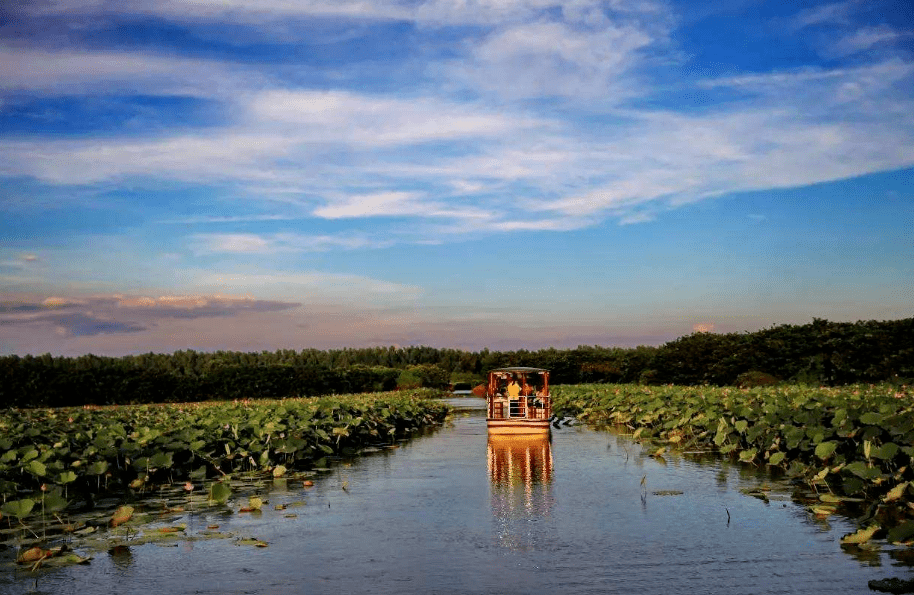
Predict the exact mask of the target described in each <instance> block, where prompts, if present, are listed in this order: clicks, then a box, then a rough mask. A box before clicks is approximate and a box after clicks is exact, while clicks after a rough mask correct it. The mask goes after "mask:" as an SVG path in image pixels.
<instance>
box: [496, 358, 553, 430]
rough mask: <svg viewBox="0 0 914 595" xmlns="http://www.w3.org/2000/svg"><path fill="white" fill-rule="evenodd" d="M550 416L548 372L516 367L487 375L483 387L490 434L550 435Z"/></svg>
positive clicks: (550, 402)
mask: <svg viewBox="0 0 914 595" xmlns="http://www.w3.org/2000/svg"><path fill="white" fill-rule="evenodd" d="M551 417H552V399H551V398H550V396H549V371H548V370H543V369H542V368H523V367H515V368H499V369H497V370H492V371H490V372H489V377H488V383H487V384H486V425H487V426H488V428H489V434H507V435H517V436H549V419H550V418H551Z"/></svg>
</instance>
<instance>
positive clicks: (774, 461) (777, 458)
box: [768, 452, 787, 465]
mask: <svg viewBox="0 0 914 595" xmlns="http://www.w3.org/2000/svg"><path fill="white" fill-rule="evenodd" d="M786 456H787V453H783V452H776V453H774V454H772V455H771V457H770V458H769V459H768V464H769V465H779V464H780V463H781V462H782V461H783V460H784V457H786Z"/></svg>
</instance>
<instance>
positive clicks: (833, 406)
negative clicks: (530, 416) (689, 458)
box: [553, 384, 914, 542]
mask: <svg viewBox="0 0 914 595" xmlns="http://www.w3.org/2000/svg"><path fill="white" fill-rule="evenodd" d="M553 398H554V406H555V410H556V412H557V414H558V415H559V416H565V415H570V416H574V417H577V418H578V419H580V420H583V421H585V422H587V423H590V424H595V425H606V426H616V427H621V428H624V429H626V431H627V432H630V433H631V434H632V435H633V436H634V438H635V439H637V440H640V441H642V442H643V443H645V445H646V446H647V448H648V449H649V451H650V452H652V453H654V454H655V455H657V456H662V454H663V453H664V452H665V451H666V450H668V449H678V450H683V451H689V452H695V451H708V452H718V453H721V454H725V455H729V456H731V457H733V458H735V459H738V460H739V461H742V462H744V463H746V464H751V465H758V466H767V467H770V468H773V469H776V470H780V471H782V472H784V473H786V474H787V475H789V476H790V477H792V478H795V479H797V480H798V481H800V482H802V483H803V484H805V485H807V486H809V487H810V488H811V489H813V490H815V491H817V492H818V493H819V494H820V496H819V502H818V503H817V505H816V506H815V507H814V508H813V512H814V513H815V514H817V515H822V516H827V515H828V514H830V513H832V512H834V511H835V510H837V509H839V508H840V507H842V506H849V505H854V506H857V507H858V508H859V505H860V504H862V505H863V508H864V511H863V514H862V517H863V518H862V519H861V520H862V522H863V524H864V525H865V526H867V530H868V531H869V532H868V535H869V537H872V536H873V535H875V534H876V531H877V530H876V529H874V527H878V528H881V529H888V531H887V534H886V536H887V538H888V540H889V541H891V542H911V541H912V540H914V390H911V389H909V388H908V387H898V386H894V385H890V384H878V385H852V386H846V387H840V388H834V387H806V386H797V385H785V386H778V387H764V388H752V389H749V388H744V389H740V388H733V387H725V388H719V387H709V386H703V387H685V386H662V387H653V386H637V385H606V384H600V385H595V384H591V385H579V386H558V387H555V390H554V391H553ZM861 535H864V536H865V535H867V533H862V534H861ZM869 537H867V538H869ZM856 539H862V537H858V538H856Z"/></svg>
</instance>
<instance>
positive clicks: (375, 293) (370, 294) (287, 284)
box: [190, 270, 422, 304]
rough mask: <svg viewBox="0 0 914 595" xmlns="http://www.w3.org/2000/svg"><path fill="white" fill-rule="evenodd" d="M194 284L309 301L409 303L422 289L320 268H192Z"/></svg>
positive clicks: (216, 288) (312, 302)
mask: <svg viewBox="0 0 914 595" xmlns="http://www.w3.org/2000/svg"><path fill="white" fill-rule="evenodd" d="M190 274H191V275H192V277H193V278H194V282H195V284H197V285H198V286H200V287H209V288H212V289H214V290H216V291H229V292H231V291H237V290H247V291H252V292H255V293H258V294H267V295H277V296H282V295H285V296H299V299H302V300H305V301H306V302H307V303H308V304H328V303H330V304H332V303H359V302H361V303H366V304H367V303H371V302H374V301H376V300H379V299H380V300H382V301H384V302H404V301H406V302H408V301H412V300H414V299H415V298H417V297H418V296H419V295H420V294H421V293H422V290H421V288H419V287H418V286H416V285H410V284H401V283H394V282H390V281H384V280H381V279H373V278H371V277H365V276H362V275H351V274H345V273H325V272H319V271H303V272H294V273H290V272H280V271H264V270H257V271H253V272H244V271H233V272H213V271H195V272H194V271H192V272H190Z"/></svg>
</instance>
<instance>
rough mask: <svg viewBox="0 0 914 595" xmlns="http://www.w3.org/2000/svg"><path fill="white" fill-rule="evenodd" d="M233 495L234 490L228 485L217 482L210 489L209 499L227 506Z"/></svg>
mask: <svg viewBox="0 0 914 595" xmlns="http://www.w3.org/2000/svg"><path fill="white" fill-rule="evenodd" d="M231 495H232V488H231V487H229V485H228V484H227V483H224V482H221V481H217V482H214V483H213V484H212V485H211V486H210V487H209V499H210V500H212V501H213V502H217V503H219V504H225V502H226V500H228V499H229V496H231Z"/></svg>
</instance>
